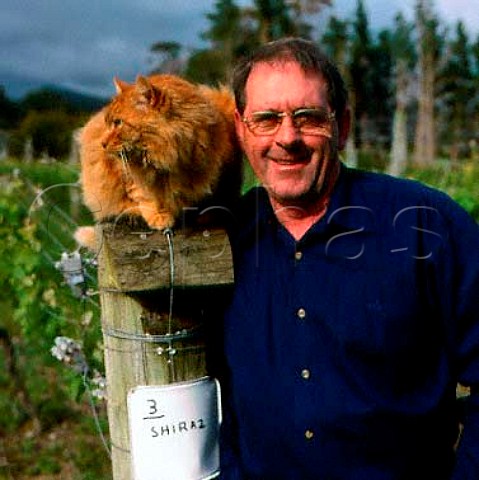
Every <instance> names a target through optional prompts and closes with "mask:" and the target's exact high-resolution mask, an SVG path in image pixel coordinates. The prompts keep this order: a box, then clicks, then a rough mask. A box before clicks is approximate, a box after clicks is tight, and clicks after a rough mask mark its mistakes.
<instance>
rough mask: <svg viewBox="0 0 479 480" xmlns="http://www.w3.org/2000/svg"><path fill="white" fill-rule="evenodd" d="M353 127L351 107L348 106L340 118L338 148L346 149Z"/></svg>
mask: <svg viewBox="0 0 479 480" xmlns="http://www.w3.org/2000/svg"><path fill="white" fill-rule="evenodd" d="M350 129H351V109H350V108H349V107H346V108H345V109H344V112H343V114H342V115H341V117H340V118H339V119H338V149H339V150H344V148H345V147H346V142H347V141H348V136H349V131H350Z"/></svg>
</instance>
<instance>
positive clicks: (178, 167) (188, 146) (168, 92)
mask: <svg viewBox="0 0 479 480" xmlns="http://www.w3.org/2000/svg"><path fill="white" fill-rule="evenodd" d="M115 86H116V89H117V95H116V96H115V97H114V98H113V99H112V101H111V102H110V103H109V104H108V105H107V106H106V107H105V108H104V109H103V110H101V111H100V112H98V113H96V114H95V115H93V116H92V117H91V118H90V120H89V121H88V122H87V123H86V125H85V126H84V127H83V129H82V130H81V133H80V136H79V143H80V161H81V184H82V188H83V199H84V202H85V204H86V206H87V207H89V209H90V210H91V211H92V212H93V215H94V218H95V219H96V220H97V221H102V220H106V219H110V218H118V217H119V216H123V215H128V216H141V217H143V219H144V220H145V221H146V223H147V224H148V225H149V226H150V227H151V228H154V229H160V230H162V229H165V228H169V227H173V226H174V224H175V222H176V221H177V220H178V219H179V217H180V215H181V212H182V211H183V209H185V208H186V207H192V206H197V205H198V204H200V203H201V202H202V201H204V200H205V199H206V198H210V199H211V201H212V202H213V203H214V202H219V203H216V204H219V205H225V204H226V203H227V202H228V198H227V197H228V196H229V197H230V198H231V197H233V196H237V195H238V194H239V188H240V184H241V153H240V150H239V147H238V145H237V142H236V137H235V132H234V120H233V118H234V100H233V96H232V94H231V93H230V91H229V90H227V89H226V88H219V89H215V88H210V87H207V86H204V85H194V84H192V83H190V82H187V81H186V80H184V79H182V78H180V77H177V76H173V75H152V76H149V77H143V76H139V77H138V78H137V79H136V82H135V83H134V84H128V83H125V82H123V81H120V80H117V79H115ZM75 238H76V239H77V241H78V242H79V243H80V244H83V245H86V246H90V247H91V246H92V245H93V243H94V230H93V228H92V227H80V228H79V229H78V230H77V232H76V233H75Z"/></svg>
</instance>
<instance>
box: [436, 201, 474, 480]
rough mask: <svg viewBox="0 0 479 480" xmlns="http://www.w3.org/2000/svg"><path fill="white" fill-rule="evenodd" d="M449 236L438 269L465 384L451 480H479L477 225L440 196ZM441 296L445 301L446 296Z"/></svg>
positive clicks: (460, 378)
mask: <svg viewBox="0 0 479 480" xmlns="http://www.w3.org/2000/svg"><path fill="white" fill-rule="evenodd" d="M444 201H445V203H446V211H447V213H448V215H447V217H448V224H449V228H448V231H449V237H448V239H447V242H446V243H447V248H446V256H445V259H446V260H445V263H446V265H447V266H446V268H445V269H444V270H443V271H442V274H443V275H444V276H443V288H445V289H447V294H445V295H443V300H442V301H443V302H447V304H448V305H447V308H445V310H446V312H445V313H446V315H448V316H449V323H450V325H449V329H448V334H449V335H450V336H451V337H452V338H449V339H448V341H449V342H451V345H452V348H454V353H453V355H454V363H453V368H454V369H455V371H456V373H457V381H458V382H459V383H460V384H461V385H464V386H466V387H469V388H470V392H471V393H470V395H469V397H468V398H467V399H466V400H465V408H464V412H465V413H464V415H463V418H462V419H461V421H462V423H463V431H462V434H461V438H460V441H459V444H458V447H457V452H456V464H455V468H454V472H453V475H452V480H473V479H478V478H479V225H478V224H477V223H476V222H475V221H474V220H473V219H472V217H470V216H469V215H468V214H467V212H465V211H464V210H463V209H462V208H461V207H459V206H458V205H457V204H455V203H453V202H451V201H450V200H449V199H445V200H444ZM446 299H447V300H446Z"/></svg>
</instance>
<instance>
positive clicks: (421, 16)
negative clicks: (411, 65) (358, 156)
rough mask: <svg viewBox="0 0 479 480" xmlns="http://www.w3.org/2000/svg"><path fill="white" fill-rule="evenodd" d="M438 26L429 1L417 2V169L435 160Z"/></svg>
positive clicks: (415, 158)
mask: <svg viewBox="0 0 479 480" xmlns="http://www.w3.org/2000/svg"><path fill="white" fill-rule="evenodd" d="M438 26H439V22H438V19H437V18H436V16H435V15H434V13H433V8H432V0H417V3H416V31H417V35H418V41H417V44H418V113H417V122H416V133H415V140H414V163H415V164H416V165H419V166H427V165H431V164H432V163H433V162H434V160H435V156H436V138H435V135H436V130H435V116H434V94H435V83H436V68H437V61H438V58H439V52H440V40H439V36H438Z"/></svg>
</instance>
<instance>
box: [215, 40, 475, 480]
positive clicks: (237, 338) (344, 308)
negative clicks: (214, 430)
mask: <svg viewBox="0 0 479 480" xmlns="http://www.w3.org/2000/svg"><path fill="white" fill-rule="evenodd" d="M233 86H234V90H235V97H236V104H237V111H236V129H237V134H238V137H239V140H240V142H241V145H242V147H243V149H244V152H245V154H246V155H247V157H248V159H249V161H250V163H251V165H252V168H253V169H254V171H255V173H256V175H257V177H258V178H259V180H260V181H261V183H262V186H261V187H258V188H255V189H252V190H251V191H250V192H249V193H248V194H247V195H246V196H245V197H244V198H243V199H242V201H241V205H240V207H239V209H238V212H237V217H236V218H237V219H238V222H237V225H236V227H237V228H236V230H235V231H234V232H232V246H233V252H234V260H235V281H236V283H235V291H234V295H233V299H232V302H231V304H230V305H229V307H228V309H227V312H226V315H225V324H224V342H223V343H224V357H225V361H226V374H225V376H224V377H223V378H222V385H223V393H224V422H223V427H222V475H221V478H223V479H225V480H232V479H235V480H236V479H248V480H250V479H258V480H283V479H284V480H309V479H314V480H415V479H418V480H419V479H421V480H423V479H434V480H446V479H447V480H449V479H452V478H453V479H455V480H459V479H461V480H464V479H467V478H471V479H472V478H479V453H478V451H479V441H478V438H479V421H478V417H479V415H478V405H479V401H478V398H477V393H476V388H477V386H478V385H479V228H478V226H477V224H476V223H475V222H474V221H473V220H472V218H470V217H469V216H468V214H467V213H466V212H464V211H463V210H462V209H461V208H460V207H459V206H458V205H457V204H456V203H454V202H453V201H452V200H451V199H449V198H448V197H447V196H446V195H444V194H442V193H440V192H438V191H435V190H433V189H430V188H428V187H426V186H424V185H421V184H419V183H417V182H412V181H406V180H399V179H394V178H391V177H388V176H386V175H379V174H374V173H368V172H361V171H358V170H354V169H350V168H347V167H345V166H344V165H342V163H341V161H340V158H339V152H340V150H341V149H342V148H343V147H344V145H345V143H346V139H347V136H348V131H349V127H350V113H349V109H348V104H347V93H346V89H345V86H344V83H343V80H342V78H341V76H340V75H339V73H338V70H337V68H336V67H335V66H334V65H333V64H332V63H331V62H330V61H329V60H328V58H327V57H326V56H324V55H323V53H322V52H321V51H320V50H319V49H318V48H317V46H316V45H314V44H313V43H311V42H309V41H305V40H302V39H295V38H292V39H291V38H289V39H283V40H279V41H276V42H272V43H269V44H266V45H264V46H262V47H260V48H259V49H258V50H257V51H256V52H255V53H254V54H253V55H252V56H251V57H250V58H247V59H245V60H244V61H242V62H241V63H240V64H239V65H238V66H237V68H236V70H235V72H234V76H233ZM371 101H374V99H371ZM458 382H460V383H461V384H463V385H466V386H469V387H470V388H471V395H470V399H469V403H468V408H467V416H466V417H464V418H462V419H460V418H459V415H458V409H457V403H456V396H455V391H456V384H457V383H458ZM460 420H461V422H462V423H463V424H464V432H463V435H462V438H461V439H460V443H459V448H458V450H456V449H455V445H456V444H457V441H458V431H459V421H460Z"/></svg>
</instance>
